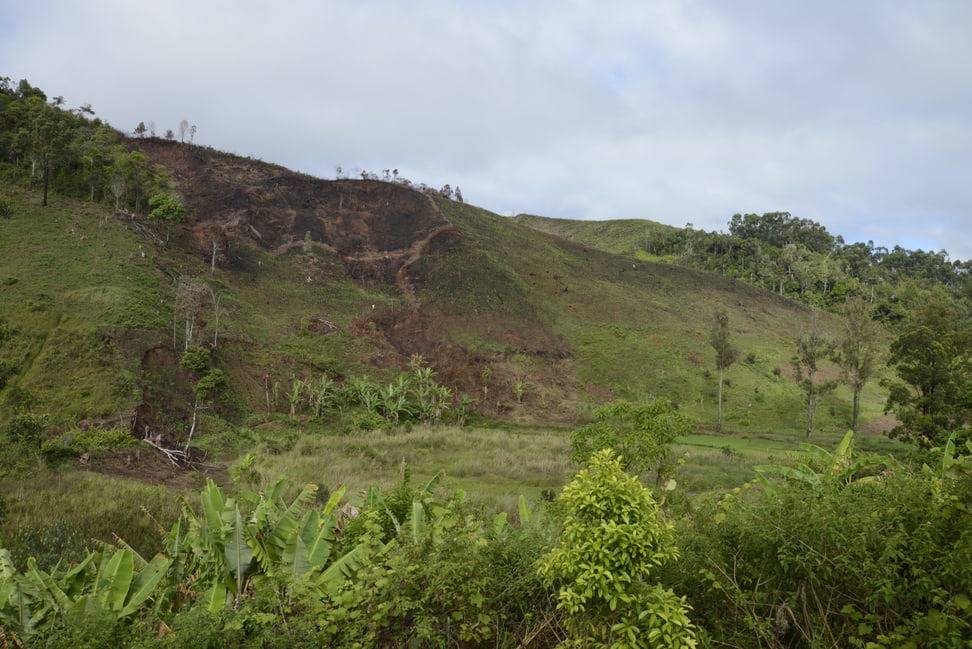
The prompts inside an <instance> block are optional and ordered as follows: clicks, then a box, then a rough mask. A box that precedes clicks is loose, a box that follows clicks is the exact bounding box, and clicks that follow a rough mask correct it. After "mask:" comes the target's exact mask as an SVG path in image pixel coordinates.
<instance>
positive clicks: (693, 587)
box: [666, 465, 972, 649]
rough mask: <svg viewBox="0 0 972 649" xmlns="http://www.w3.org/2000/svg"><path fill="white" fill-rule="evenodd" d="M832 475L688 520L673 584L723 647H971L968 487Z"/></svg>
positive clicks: (708, 506)
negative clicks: (687, 597)
mask: <svg viewBox="0 0 972 649" xmlns="http://www.w3.org/2000/svg"><path fill="white" fill-rule="evenodd" d="M835 466H836V468H838V469H840V468H843V465H835ZM807 475H808V476H809V474H807ZM825 477H826V475H822V476H819V480H817V479H813V478H812V477H811V478H810V479H804V478H803V477H801V476H799V475H797V474H796V473H794V476H793V477H792V478H789V479H787V480H786V481H784V482H782V483H775V484H774V485H773V490H772V491H771V492H763V491H760V490H758V489H741V490H737V492H736V493H732V494H728V495H726V496H725V497H723V498H721V499H719V500H718V501H713V502H709V503H700V504H699V506H698V507H697V508H696V509H695V510H694V511H693V512H692V513H691V514H690V516H689V517H687V518H686V519H683V520H682V521H681V527H680V533H679V539H680V546H681V547H682V550H683V557H682V560H681V562H680V565H679V566H677V567H676V569H673V570H672V571H671V572H670V573H669V574H667V575H666V577H667V579H668V580H669V581H670V582H674V583H677V584H679V586H678V587H679V588H680V590H681V591H682V592H686V593H689V594H690V602H691V604H692V606H693V608H694V610H695V611H696V612H697V613H698V615H699V617H700V619H705V620H706V621H707V625H708V628H707V631H708V632H709V634H710V635H711V637H712V638H713V639H714V640H715V641H717V642H716V644H720V645H721V644H724V645H727V646H733V645H744V646H757V645H758V646H805V647H816V646H861V647H863V646H867V647H869V648H871V649H878V648H882V647H924V646H940V647H960V646H965V645H963V644H962V642H963V641H964V640H963V638H968V637H969V632H970V630H972V601H970V599H969V596H968V593H970V592H972V574H970V572H969V570H968V565H969V562H972V516H970V515H969V512H968V507H967V502H968V493H969V492H968V485H964V486H963V485H962V484H961V482H958V481H949V480H945V481H943V480H942V478H941V477H940V476H935V475H933V474H932V472H930V471H923V472H919V473H914V472H910V471H907V470H905V469H902V468H900V467H898V468H896V469H892V470H888V471H886V472H884V473H883V474H881V475H879V476H876V477H875V479H871V480H852V481H846V480H843V479H840V475H839V474H838V475H835V477H834V479H826V480H825V479H824V478H825ZM959 493H961V494H962V495H959Z"/></svg>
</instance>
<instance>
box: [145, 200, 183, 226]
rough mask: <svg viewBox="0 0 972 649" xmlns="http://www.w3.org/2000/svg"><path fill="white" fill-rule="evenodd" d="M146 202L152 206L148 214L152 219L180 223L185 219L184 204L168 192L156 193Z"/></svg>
mask: <svg viewBox="0 0 972 649" xmlns="http://www.w3.org/2000/svg"><path fill="white" fill-rule="evenodd" d="M148 204H149V207H150V208H152V210H151V211H150V212H149V216H151V217H152V218H153V219H162V220H163V221H171V222H173V223H182V222H183V221H185V220H186V208H185V206H184V205H183V204H182V203H180V202H179V201H178V200H176V199H175V198H174V197H172V196H170V195H169V194H156V195H155V196H152V197H151V198H150V199H149V202H148Z"/></svg>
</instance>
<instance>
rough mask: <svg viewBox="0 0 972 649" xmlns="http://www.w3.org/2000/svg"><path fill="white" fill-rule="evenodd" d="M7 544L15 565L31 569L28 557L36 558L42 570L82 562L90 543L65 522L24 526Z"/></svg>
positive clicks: (13, 533)
mask: <svg viewBox="0 0 972 649" xmlns="http://www.w3.org/2000/svg"><path fill="white" fill-rule="evenodd" d="M4 541H5V547H6V549H7V550H9V551H10V557H11V559H12V561H13V563H14V565H15V566H17V567H18V568H19V569H20V570H24V569H25V568H26V567H27V559H28V557H33V558H34V560H35V561H37V565H38V566H40V567H41V568H42V569H50V568H53V567H54V566H55V565H56V564H57V563H58V562H64V563H65V565H66V564H68V563H71V562H77V561H81V559H83V558H84V554H85V544H86V540H85V538H84V536H83V535H82V534H81V532H80V531H78V529H77V528H76V527H74V526H73V525H71V524H69V523H67V522H65V521H52V522H41V521H38V522H36V523H34V524H31V525H23V526H20V527H18V528H17V529H15V530H14V531H13V532H12V533H11V534H9V536H8V538H5V539H4Z"/></svg>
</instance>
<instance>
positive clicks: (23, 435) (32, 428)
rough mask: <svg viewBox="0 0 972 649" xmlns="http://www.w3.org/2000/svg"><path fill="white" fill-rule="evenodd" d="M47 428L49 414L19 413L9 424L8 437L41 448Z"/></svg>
mask: <svg viewBox="0 0 972 649" xmlns="http://www.w3.org/2000/svg"><path fill="white" fill-rule="evenodd" d="M46 430H47V415H38V414H35V413H32V412H28V413H24V414H21V415H17V416H16V417H14V418H13V419H11V420H10V423H9V424H8V425H7V437H9V438H10V439H11V440H13V441H15V442H17V443H19V444H24V445H25V446H33V447H37V448H39V447H40V445H41V441H43V439H44V433H45V431H46Z"/></svg>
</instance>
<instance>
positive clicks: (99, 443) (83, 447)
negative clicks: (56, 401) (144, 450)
mask: <svg viewBox="0 0 972 649" xmlns="http://www.w3.org/2000/svg"><path fill="white" fill-rule="evenodd" d="M137 444H138V440H136V439H135V438H134V437H133V436H132V434H131V432H130V431H129V430H128V429H126V428H123V427H121V426H115V427H114V428H89V429H87V430H81V429H74V430H70V431H68V432H66V433H63V434H61V435H59V436H57V437H56V438H54V439H51V440H45V441H44V442H42V443H41V454H43V455H44V457H45V458H47V459H48V460H56V459H59V458H63V457H71V456H75V457H76V456H79V455H83V454H85V453H88V454H93V455H97V454H103V453H107V452H111V451H118V450H123V449H126V448H131V447H132V446H135V445H137Z"/></svg>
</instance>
